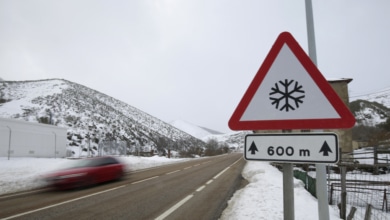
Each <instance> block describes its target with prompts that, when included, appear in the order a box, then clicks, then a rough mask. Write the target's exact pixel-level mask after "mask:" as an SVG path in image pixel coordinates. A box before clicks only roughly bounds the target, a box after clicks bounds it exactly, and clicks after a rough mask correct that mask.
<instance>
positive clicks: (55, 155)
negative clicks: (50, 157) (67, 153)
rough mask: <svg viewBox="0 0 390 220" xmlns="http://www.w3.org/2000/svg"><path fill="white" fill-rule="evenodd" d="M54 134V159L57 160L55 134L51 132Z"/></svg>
mask: <svg viewBox="0 0 390 220" xmlns="http://www.w3.org/2000/svg"><path fill="white" fill-rule="evenodd" d="M52 132H53V134H54V159H57V134H56V133H55V132H54V131H52Z"/></svg>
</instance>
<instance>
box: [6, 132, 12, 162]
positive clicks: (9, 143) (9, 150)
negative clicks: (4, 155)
mask: <svg viewBox="0 0 390 220" xmlns="http://www.w3.org/2000/svg"><path fill="white" fill-rule="evenodd" d="M6 127H7V128H8V129H9V139H8V160H9V157H10V154H11V137H12V136H11V133H12V130H11V128H10V127H8V126H6Z"/></svg>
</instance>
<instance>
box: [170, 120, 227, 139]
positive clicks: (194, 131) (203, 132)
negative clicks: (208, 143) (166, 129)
mask: <svg viewBox="0 0 390 220" xmlns="http://www.w3.org/2000/svg"><path fill="white" fill-rule="evenodd" d="M170 124H171V125H172V126H174V127H176V128H177V129H180V130H182V131H184V132H186V133H188V134H191V135H192V136H194V137H196V138H198V139H203V138H204V137H205V136H208V135H213V134H222V133H221V132H217V131H213V130H211V129H207V128H203V127H200V126H197V125H194V124H192V123H190V122H187V121H184V120H174V121H172V122H170Z"/></svg>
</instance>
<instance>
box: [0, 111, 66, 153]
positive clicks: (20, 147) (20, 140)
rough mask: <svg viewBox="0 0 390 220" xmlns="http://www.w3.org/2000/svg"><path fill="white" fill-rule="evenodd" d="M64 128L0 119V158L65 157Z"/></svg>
mask: <svg viewBox="0 0 390 220" xmlns="http://www.w3.org/2000/svg"><path fill="white" fill-rule="evenodd" d="M66 132H67V129H66V128H61V127H57V126H53V125H47V124H39V123H32V122H26V121H21V120H16V119H7V118H0V157H8V158H12V157H51V158H59V157H66V143H67V141H66Z"/></svg>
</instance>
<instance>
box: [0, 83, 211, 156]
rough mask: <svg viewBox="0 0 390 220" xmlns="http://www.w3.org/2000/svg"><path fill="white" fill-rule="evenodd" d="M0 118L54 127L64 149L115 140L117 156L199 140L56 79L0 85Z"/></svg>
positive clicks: (181, 146)
mask: <svg viewBox="0 0 390 220" xmlns="http://www.w3.org/2000/svg"><path fill="white" fill-rule="evenodd" d="M0 117H4V118H15V119H19V120H26V121H30V122H39V123H47V124H54V125H57V126H60V127H65V128H67V129H68V144H69V146H78V147H81V148H82V149H83V150H85V149H86V148H87V147H89V148H91V149H92V152H94V153H97V149H98V145H99V144H105V145H107V143H108V142H110V143H113V142H115V143H117V142H121V143H123V144H122V145H123V146H125V147H121V148H119V150H120V151H121V153H128V152H134V151H148V150H151V149H154V150H157V151H160V152H163V151H165V149H166V148H168V147H169V148H170V149H174V150H178V151H182V150H184V151H185V150H188V149H191V148H195V147H203V146H204V142H202V141H201V140H199V139H197V138H195V137H193V136H191V135H189V134H188V133H185V132H183V131H181V130H179V129H177V128H175V127H173V126H171V125H169V124H168V123H165V122H163V121H161V120H159V119H157V118H155V117H153V116H151V115H149V114H147V113H145V112H142V111H141V110H139V109H137V108H134V107H132V106H130V105H128V104H126V103H124V102H121V101H119V100H117V99H114V98H112V97H110V96H107V95H105V94H103V93H100V92H98V91H95V90H92V89H90V88H87V87H85V86H82V85H79V84H76V83H73V82H70V81H67V80H60V79H52V80H39V81H22V82H10V81H0Z"/></svg>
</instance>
